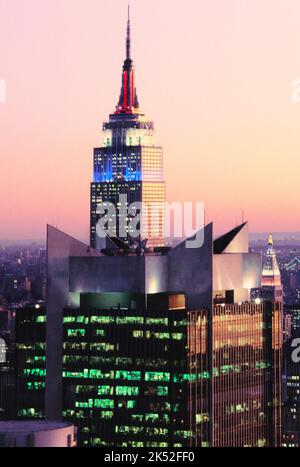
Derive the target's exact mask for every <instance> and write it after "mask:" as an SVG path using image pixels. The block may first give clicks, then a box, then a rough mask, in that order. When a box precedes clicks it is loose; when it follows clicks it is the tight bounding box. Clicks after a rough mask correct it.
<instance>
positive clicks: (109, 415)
mask: <svg viewBox="0 0 300 467" xmlns="http://www.w3.org/2000/svg"><path fill="white" fill-rule="evenodd" d="M113 416H114V413H113V412H112V411H111V410H102V412H101V418H103V419H104V420H109V419H111V418H113Z"/></svg>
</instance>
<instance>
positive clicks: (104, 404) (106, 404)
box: [94, 399, 114, 409]
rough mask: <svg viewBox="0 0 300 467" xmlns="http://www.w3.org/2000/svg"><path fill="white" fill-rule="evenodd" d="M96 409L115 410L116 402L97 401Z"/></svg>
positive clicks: (95, 401) (95, 402)
mask: <svg viewBox="0 0 300 467" xmlns="http://www.w3.org/2000/svg"><path fill="white" fill-rule="evenodd" d="M94 407H97V408H101V409H113V408H114V401H113V400H112V399H95V400H94Z"/></svg>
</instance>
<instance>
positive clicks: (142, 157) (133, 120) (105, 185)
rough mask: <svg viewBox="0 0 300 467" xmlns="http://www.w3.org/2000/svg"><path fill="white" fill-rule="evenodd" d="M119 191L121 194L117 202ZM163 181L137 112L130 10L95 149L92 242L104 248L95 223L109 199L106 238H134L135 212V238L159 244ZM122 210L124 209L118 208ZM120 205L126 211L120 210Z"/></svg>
mask: <svg viewBox="0 0 300 467" xmlns="http://www.w3.org/2000/svg"><path fill="white" fill-rule="evenodd" d="M120 195H123V196H124V195H126V196H127V199H126V200H125V201H120ZM165 196H166V195H165V182H164V181H163V149H162V147H161V146H157V145H155V139H154V124H153V122H152V121H150V120H148V119H147V118H146V116H145V114H144V113H143V112H142V111H141V110H140V106H139V102H138V98H137V92H136V87H135V70H134V65H133V61H132V58H131V28H130V10H129V7H128V23H127V37H126V59H125V61H124V65H123V72H122V87H121V94H120V98H119V101H118V105H117V107H116V110H115V112H114V113H113V114H111V115H110V116H109V121H108V122H105V123H104V124H103V128H102V133H101V145H100V147H99V148H96V149H95V150H94V177H93V182H92V184H91V230H90V234H91V238H90V241H91V246H92V247H94V248H97V249H102V248H103V247H105V246H106V244H105V243H104V240H103V238H101V236H99V235H97V223H98V221H99V219H100V218H101V216H102V214H104V212H102V213H100V212H99V209H98V206H99V205H102V206H103V209H104V211H105V209H106V208H107V207H108V203H112V204H113V205H114V206H115V207H116V208H117V211H116V215H113V216H112V217H113V219H114V221H115V223H116V229H115V231H114V232H112V231H111V236H113V237H119V238H121V239H122V240H124V241H125V243H127V244H128V243H130V239H132V238H133V237H134V231H133V227H131V225H130V219H131V218H132V217H135V215H137V214H139V213H140V217H141V223H140V236H139V238H140V239H143V240H146V239H147V240H148V246H150V247H151V246H162V245H163V244H164V203H165ZM134 202H135V203H136V202H143V203H144V206H143V210H139V209H137V208H135V210H133V212H126V208H128V206H129V205H130V204H131V203H134ZM122 208H123V210H122ZM124 208H125V213H124Z"/></svg>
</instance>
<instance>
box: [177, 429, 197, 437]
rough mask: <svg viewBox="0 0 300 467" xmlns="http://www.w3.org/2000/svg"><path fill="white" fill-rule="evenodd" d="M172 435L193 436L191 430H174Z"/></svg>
mask: <svg viewBox="0 0 300 467" xmlns="http://www.w3.org/2000/svg"><path fill="white" fill-rule="evenodd" d="M174 435H175V436H178V437H179V438H190V437H191V436H193V432H192V431H187V430H182V431H175V432H174Z"/></svg>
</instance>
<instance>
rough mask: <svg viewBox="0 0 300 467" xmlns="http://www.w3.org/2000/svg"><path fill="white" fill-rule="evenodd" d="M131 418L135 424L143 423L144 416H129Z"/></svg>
mask: <svg viewBox="0 0 300 467" xmlns="http://www.w3.org/2000/svg"><path fill="white" fill-rule="evenodd" d="M131 418H132V420H133V421H136V422H140V423H141V422H143V420H144V415H141V414H134V415H131Z"/></svg>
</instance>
